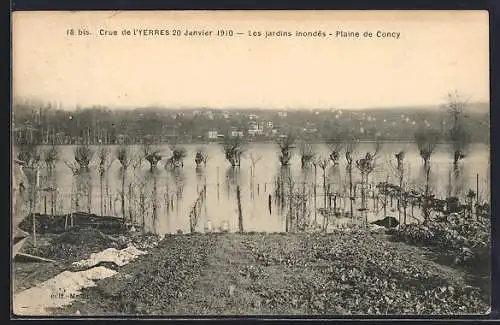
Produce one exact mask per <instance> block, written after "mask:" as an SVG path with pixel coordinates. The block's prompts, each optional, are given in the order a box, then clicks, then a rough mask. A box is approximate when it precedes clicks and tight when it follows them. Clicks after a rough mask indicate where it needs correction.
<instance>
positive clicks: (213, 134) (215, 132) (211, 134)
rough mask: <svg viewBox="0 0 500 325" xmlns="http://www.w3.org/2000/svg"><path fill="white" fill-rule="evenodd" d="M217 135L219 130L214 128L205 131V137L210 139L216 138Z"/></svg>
mask: <svg viewBox="0 0 500 325" xmlns="http://www.w3.org/2000/svg"><path fill="white" fill-rule="evenodd" d="M218 136H219V132H218V131H216V130H211V131H208V132H207V137H208V139H210V140H216V139H217V137H218Z"/></svg>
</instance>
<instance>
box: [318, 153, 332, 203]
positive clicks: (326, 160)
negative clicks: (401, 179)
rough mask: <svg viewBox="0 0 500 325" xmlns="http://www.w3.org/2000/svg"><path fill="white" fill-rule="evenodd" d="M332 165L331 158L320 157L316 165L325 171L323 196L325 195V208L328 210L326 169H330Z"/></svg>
mask: <svg viewBox="0 0 500 325" xmlns="http://www.w3.org/2000/svg"><path fill="white" fill-rule="evenodd" d="M329 163H330V157H318V159H317V161H316V164H317V165H318V167H319V168H321V169H322V170H323V195H324V200H323V206H324V208H325V209H326V203H327V202H326V199H327V195H328V193H327V190H326V169H327V168H328V165H329Z"/></svg>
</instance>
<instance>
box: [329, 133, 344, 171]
mask: <svg viewBox="0 0 500 325" xmlns="http://www.w3.org/2000/svg"><path fill="white" fill-rule="evenodd" d="M326 144H327V146H328V149H329V150H330V159H331V160H332V163H333V165H334V166H337V165H338V164H339V159H340V153H341V151H342V148H343V143H342V141H341V133H340V132H339V130H338V129H336V130H332V133H331V135H330V136H329V138H328V139H327V143H326Z"/></svg>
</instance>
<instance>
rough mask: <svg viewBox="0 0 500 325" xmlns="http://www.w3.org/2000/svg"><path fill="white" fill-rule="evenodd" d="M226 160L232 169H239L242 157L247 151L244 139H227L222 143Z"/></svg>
mask: <svg viewBox="0 0 500 325" xmlns="http://www.w3.org/2000/svg"><path fill="white" fill-rule="evenodd" d="M222 147H223V149H224V154H225V155H226V160H227V161H229V163H230V164H231V167H239V166H240V163H241V155H242V154H243V152H244V151H245V147H246V141H245V139H244V138H243V137H240V136H236V137H227V136H226V137H225V138H224V142H223V143H222Z"/></svg>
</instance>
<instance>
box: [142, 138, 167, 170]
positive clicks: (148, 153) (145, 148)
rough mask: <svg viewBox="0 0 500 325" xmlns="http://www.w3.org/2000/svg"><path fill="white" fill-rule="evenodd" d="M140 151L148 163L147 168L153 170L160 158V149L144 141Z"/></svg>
mask: <svg viewBox="0 0 500 325" xmlns="http://www.w3.org/2000/svg"><path fill="white" fill-rule="evenodd" d="M142 153H143V157H144V159H146V161H147V162H148V163H149V170H150V171H153V169H155V168H156V166H157V165H158V163H159V162H160V161H161V160H162V158H163V157H162V155H161V151H160V149H159V148H157V147H156V146H152V145H151V144H149V143H144V144H143V145H142Z"/></svg>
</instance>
